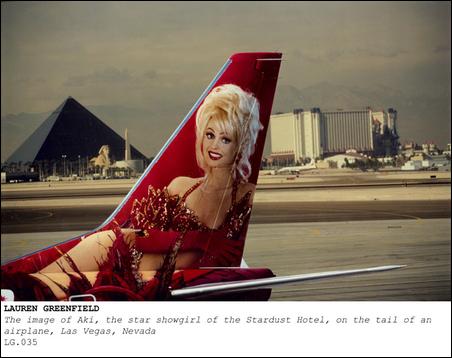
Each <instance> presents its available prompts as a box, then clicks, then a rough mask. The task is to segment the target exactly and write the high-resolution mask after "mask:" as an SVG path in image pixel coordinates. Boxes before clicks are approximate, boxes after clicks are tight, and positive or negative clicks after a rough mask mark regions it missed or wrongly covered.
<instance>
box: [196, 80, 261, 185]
mask: <svg viewBox="0 0 452 358" xmlns="http://www.w3.org/2000/svg"><path fill="white" fill-rule="evenodd" d="M211 120H214V121H217V122H218V123H219V124H220V126H221V128H222V130H223V131H225V132H226V133H229V134H230V135H232V136H233V138H234V140H235V141H236V143H237V152H236V154H235V158H236V160H235V161H234V166H235V168H234V170H233V178H234V180H235V179H238V180H240V181H244V182H246V181H248V178H249V176H250V175H251V164H250V161H249V159H250V157H251V155H252V154H253V153H254V149H255V145H256V140H257V136H258V134H259V131H260V130H261V129H262V128H263V126H262V124H261V122H260V121H259V102H258V100H257V98H256V97H254V95H252V94H251V93H248V92H245V91H244V90H242V89H241V88H240V87H239V86H237V85H233V84H226V85H222V86H219V87H216V88H214V89H213V90H212V91H211V92H210V94H209V95H208V96H207V97H206V99H205V100H204V103H203V104H202V105H201V106H200V107H199V109H198V112H197V114H196V160H197V162H198V165H199V167H200V168H201V169H202V170H203V171H204V173H205V174H207V172H208V171H209V168H208V166H207V164H206V162H205V160H204V157H203V154H202V141H203V137H204V135H205V132H206V128H207V125H208V123H209V122H210V121H211Z"/></svg>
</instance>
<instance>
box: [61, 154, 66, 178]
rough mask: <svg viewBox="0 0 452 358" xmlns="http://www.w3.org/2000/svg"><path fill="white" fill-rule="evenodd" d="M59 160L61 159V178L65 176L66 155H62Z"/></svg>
mask: <svg viewBox="0 0 452 358" xmlns="http://www.w3.org/2000/svg"><path fill="white" fill-rule="evenodd" d="M61 158H63V177H65V176H66V154H63V155H62V156H61Z"/></svg>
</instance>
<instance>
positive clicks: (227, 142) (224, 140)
mask: <svg viewBox="0 0 452 358" xmlns="http://www.w3.org/2000/svg"><path fill="white" fill-rule="evenodd" d="M221 140H222V142H223V143H224V144H229V143H231V140H230V139H229V138H226V137H224V138H222V139H221Z"/></svg>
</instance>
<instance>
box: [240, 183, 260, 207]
mask: <svg viewBox="0 0 452 358" xmlns="http://www.w3.org/2000/svg"><path fill="white" fill-rule="evenodd" d="M255 190H256V185H254V184H252V183H240V184H239V186H238V188H237V200H241V199H242V198H243V197H244V196H245V195H246V194H247V193H248V192H251V197H250V202H251V201H252V200H253V197H254V191H255Z"/></svg>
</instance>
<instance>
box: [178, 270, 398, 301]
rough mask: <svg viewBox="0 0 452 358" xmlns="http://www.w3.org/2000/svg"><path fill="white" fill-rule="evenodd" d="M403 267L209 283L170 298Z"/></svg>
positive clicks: (194, 297)
mask: <svg viewBox="0 0 452 358" xmlns="http://www.w3.org/2000/svg"><path fill="white" fill-rule="evenodd" d="M405 266H406V265H387V266H378V267H369V268H362V269H354V270H341V271H326V272H316V273H309V274H300V275H290V276H278V277H268V278H261V279H255V280H241V281H234V282H226V283H210V284H204V285H197V286H192V287H186V288H181V289H176V290H172V291H171V297H172V298H174V299H200V298H201V299H202V297H208V296H211V295H218V294H226V293H237V292H243V291H249V290H254V289H258V288H271V287H275V286H280V285H287V284H295V283H300V282H304V281H312V280H319V279H326V278H332V277H339V276H349V275H358V274H368V273H375V272H383V271H389V270H394V269H398V268H402V267H405Z"/></svg>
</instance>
